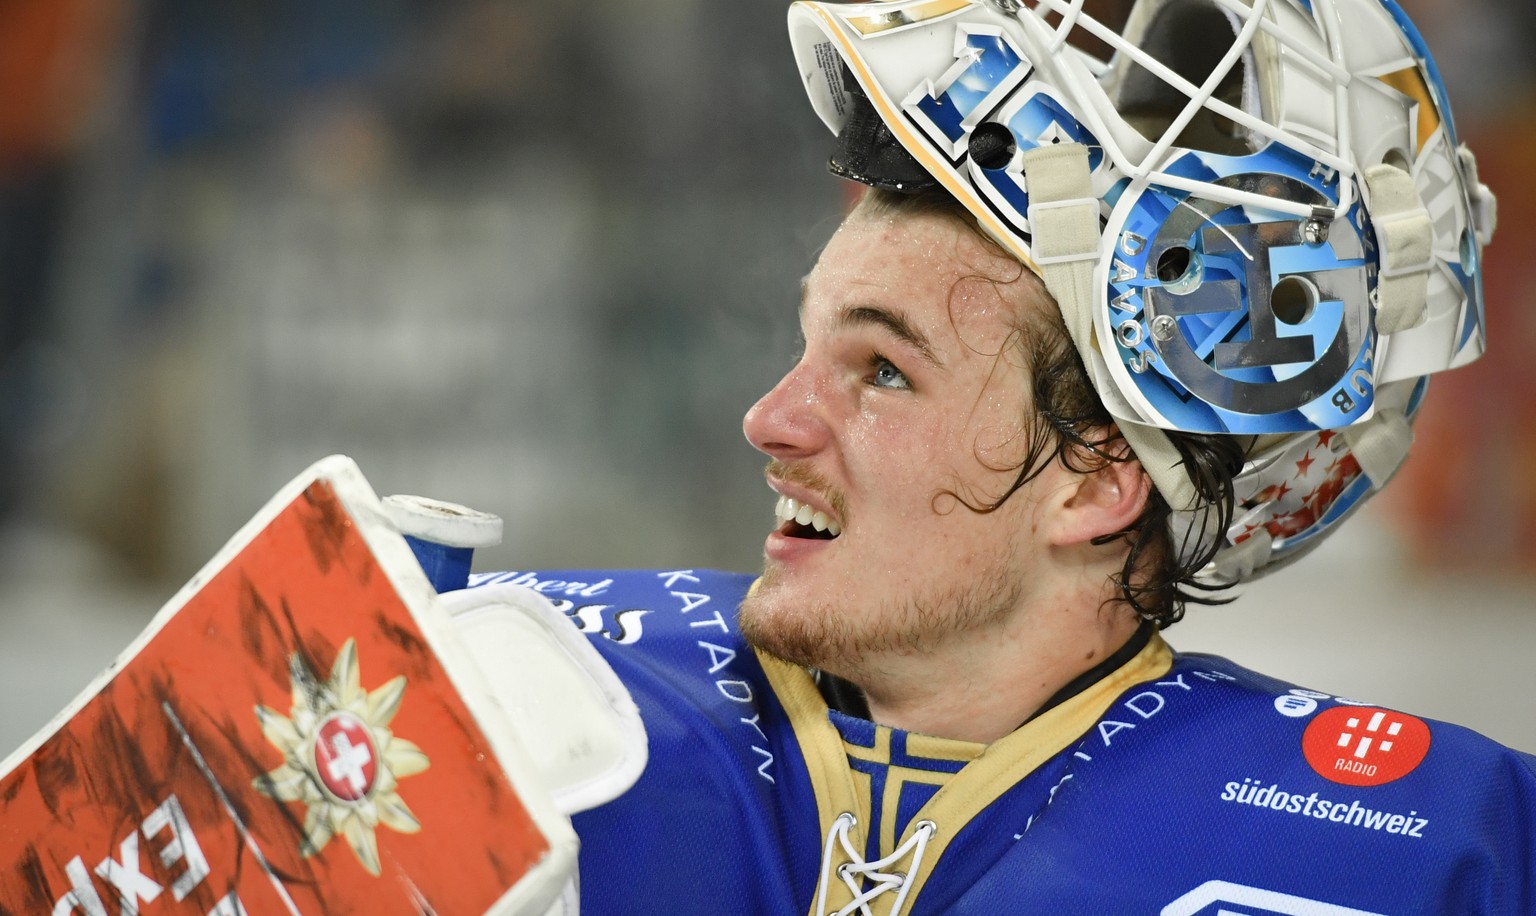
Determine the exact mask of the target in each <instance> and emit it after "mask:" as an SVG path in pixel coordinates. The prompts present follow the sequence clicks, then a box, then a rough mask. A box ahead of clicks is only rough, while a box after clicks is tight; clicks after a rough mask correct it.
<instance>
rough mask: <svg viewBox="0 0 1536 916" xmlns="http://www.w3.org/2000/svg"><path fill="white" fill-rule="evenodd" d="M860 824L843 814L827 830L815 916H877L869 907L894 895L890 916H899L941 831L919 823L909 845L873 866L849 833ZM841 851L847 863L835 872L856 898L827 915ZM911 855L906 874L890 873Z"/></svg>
mask: <svg viewBox="0 0 1536 916" xmlns="http://www.w3.org/2000/svg"><path fill="white" fill-rule="evenodd" d="M857 824H858V819H857V818H855V817H854V816H853V815H852V814H850V813H848V812H844V813H842V814H839V815H838V816H837V820H835V821H833V822H832V826H831V828H829V829H828V830H827V843H826V846H825V848H824V849H823V851H822V854H821V881H820V882H818V887H819V888H820V890H818V892H817V895H816V916H855V914H857V916H874V912H873V911H872V910H871V909H870V906H869V905H870V903H871V902H873V901H874V900H875V899H876V898H878V897H880V896H881V895H883V894H885V893H888V892H894V893H895V894H896V899H895V901H894V902H893V903H892V904H891V909H890V916H900V914H901V908H902V905H903V904H905V903H906V900H907V893H908V892H909V891H910V890H911V889H912V877H913V876H914V875H916V874H917V870H918V868H919V866H921V865H922V861H923V851H924V850H925V849H927V847H928V841H929V840H930V839H932V838H933V835H934V833H936V832H937V831H938V825H936V824H934V822H933V821H928V820H924V821H919V822H918V823H917V826H916V828H915V829H914V830H913V832H912V835H911V836H909V837H907V839H906V842H904V843H902V844H901V845H900V846H897V847H896V848H895V849H894V850H892V851H891V854H890V855H888V856H885V857H884V858H881V859H876V860H875V861H873V862H869V861H866V860H865V859H864V856H863V855H861V854H860V853H859V851H858V850H857V849H855V848H854V846H853V844H852V843H851V842H849V839H848V831H849V830H851V829H852V828H853V827H854V826H856V825H857ZM838 846H841V847H842V853H843V856H844V857H845V858H846V859H847V861H846V862H844V863H843V864H842V865H839V866H838V867H837V870H836V874H837V877H838V878H840V879H842V882H843V883H844V884H846V885H847V886H848V890H849V891H850V892H851V893H852V894H853V900H852V901H850V902H849V903H848V904H847V905H845V906H844V907H843V908H842V909H839V910H835V911H833V912H832V913H828V912H827V887H828V886H829V885H830V884H831V881H832V873H833V869H832V856H833V853H834V852H835V851H836V849H837V847H838ZM909 853H910V854H911V856H912V861H911V862H910V863H909V864H908V865H907V870H906V871H892V870H890V869H891V868H892V867H893V866H895V865H896V864H897V863H899V862H901V861H902V860H903V859H905V858H906V857H907V855H908V854H909Z"/></svg>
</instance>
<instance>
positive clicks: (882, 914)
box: [757, 634, 1173, 916]
mask: <svg viewBox="0 0 1536 916" xmlns="http://www.w3.org/2000/svg"><path fill="white" fill-rule="evenodd" d="M757 656H758V661H759V662H761V664H762V666H763V671H764V672H765V673H766V674H767V676H768V681H769V683H770V684H772V685H773V690H774V693H775V694H777V696H778V698H779V702H781V703H782V704H783V705H784V711H785V712H786V713H787V715H788V716H789V721H790V725H791V726H792V727H793V728H794V731H795V738H796V740H797V741H798V742H799V744H800V751H801V754H802V755H803V756H804V758H805V765H806V770H807V771H808V773H809V774H810V779H811V788H812V790H813V791H814V793H815V796H816V809H817V817H818V820H819V822H820V826H821V837H822V841H823V842H825V838H826V837H827V835H828V833H829V832H830V831H831V829H832V824H833V822H834V821H836V820H837V818H838V816H839V815H840V814H842V813H843V812H849V813H852V814H853V816H854V817H856V818H858V823H857V824H856V825H855V826H854V828H853V830H852V831H850V840H852V842H853V843H854V846H855V848H858V849H865V848H867V847H868V840H869V837H868V835H867V834H866V833H865V830H866V829H867V826H868V824H869V822H870V812H869V804H870V801H869V793H870V785H869V777H867V776H865V775H863V774H859V773H855V772H854V771H853V770H852V769H851V768H850V767H849V764H848V756H849V754H850V753H852V752H853V751H854V750H855V749H858V750H860V751H862V752H864V753H868V752H869V751H870V749H869V748H857V746H856V745H849V744H847V743H845V742H844V741H843V739H842V735H841V734H839V732H838V730H837V728H836V727H834V726H833V725H832V722H831V720H830V719H829V718H828V716H827V704H826V701H824V700H823V699H822V697H821V694H820V692H819V691H817V689H816V684H815V682H814V681H812V679H811V676H810V674H809V673H807V672H806V671H805V669H803V668H801V667H799V666H798V665H794V664H791V663H790V662H786V661H783V660H782V659H778V658H774V657H772V656H769V655H765V654H763V653H761V652H759V653H758V654H757ZM1172 667H1173V654H1172V652H1170V651H1169V649H1168V644H1167V643H1165V642H1163V640H1162V638H1161V637H1160V636H1157V635H1155V634H1154V635H1153V637H1152V639H1151V640H1149V641H1148V643H1147V645H1146V646H1145V647H1143V648H1142V650H1141V651H1140V652H1138V653H1137V654H1136V655H1135V656H1134V657H1133V658H1132V659H1131V660H1130V661H1128V662H1126V663H1125V664H1124V665H1121V666H1120V667H1119V668H1117V669H1115V671H1114V672H1112V673H1111V674H1109V675H1107V676H1105V677H1104V678H1103V679H1101V680H1099V681H1098V682H1097V683H1095V684H1093V685H1092V686H1090V687H1088V688H1087V689H1085V690H1084V691H1082V692H1081V693H1079V694H1077V695H1075V696H1073V697H1071V698H1069V699H1067V700H1065V701H1063V702H1062V703H1061V704H1060V705H1058V706H1056V707H1054V708H1053V709H1050V710H1048V711H1047V712H1045V713H1042V714H1041V715H1040V716H1039V717H1038V718H1035V719H1033V720H1031V721H1029V722H1027V723H1026V724H1024V725H1023V726H1021V727H1020V728H1018V729H1016V730H1014V731H1013V732H1011V733H1010V734H1008V735H1005V736H1004V737H1002V738H1000V739H998V740H997V741H995V742H993V743H992V744H991V745H989V746H987V748H986V749H985V750H984V751H982V753H981V754H980V755H979V756H977V757H976V758H975V759H973V760H971V761H970V762H969V763H967V764H966V765H965V766H964V767H963V768H962V769H961V770H960V772H958V773H955V774H954V775H952V776H950V777H949V780H948V781H947V782H946V783H945V784H944V786H943V788H941V789H939V791H938V792H937V793H936V794H935V795H934V796H933V797H932V798H931V799H929V800H928V802H927V804H925V805H923V806H922V808H921V809H919V810H918V812H917V813H916V814H915V815H914V816H913V817H912V819H911V820H910V821H909V822H908V823H907V826H906V829H905V830H903V831H902V832H901V834H900V835H899V836H897V835H895V834H894V824H895V804H894V802H889V803H887V802H886V801H885V800H882V809H883V810H882V814H883V815H884V816H883V817H882V818H881V820H882V823H884V824H891V825H893V827H892V835H891V836H890V838H889V839H888V838H887V837H886V836H883V835H882V836H881V837H880V844H879V849H880V852H881V854H882V855H888V854H890V852H891V851H892V850H893V849H895V848H896V847H897V846H898V845H900V844H901V843H903V842H905V841H906V840H907V839H908V838H909V837H910V835H911V834H912V833H913V832H914V826H915V825H916V824H918V823H919V822H921V821H923V820H929V821H933V822H934V824H935V825H937V827H938V832H937V833H936V834H935V835H934V836H933V838H932V839H931V840H930V841H929V843H928V847H927V851H926V852H924V854H923V860H922V862H921V863H920V864H919V867H918V869H917V871H916V873H915V874H914V875H913V878H912V880H913V884H912V889H911V891H910V892H909V893H908V895H907V906H908V909H911V908H912V907H913V906H915V905H916V902H917V899H918V895H920V894H921V893H922V890H923V885H924V884H925V883H926V882H927V880H928V876H929V875H930V874H932V873H933V869H934V866H935V865H936V864H937V863H938V862H939V861H940V860H941V859H942V858H943V855H944V850H945V849H946V848H948V846H949V842H950V840H952V839H953V838H954V837H955V835H956V834H958V833H959V832H960V830H961V828H963V827H964V826H965V825H966V824H968V823H970V821H971V819H972V818H973V817H975V816H976V815H977V814H980V813H981V812H982V811H984V810H986V809H987V807H989V806H990V805H991V804H992V803H993V802H995V801H997V799H998V798H1000V797H1001V796H1002V795H1003V793H1004V792H1007V791H1008V790H1009V789H1010V788H1012V787H1013V786H1014V785H1015V784H1017V783H1018V782H1019V781H1020V780H1022V779H1024V778H1025V777H1026V776H1028V775H1029V774H1030V773H1032V772H1034V771H1035V770H1036V769H1037V768H1039V767H1040V766H1041V765H1042V764H1044V763H1045V762H1046V761H1048V760H1050V759H1051V758H1053V757H1055V756H1056V755H1057V754H1059V753H1060V752H1061V751H1063V750H1065V749H1066V748H1067V747H1068V746H1069V745H1071V744H1072V743H1073V742H1074V741H1077V740H1078V739H1080V738H1081V737H1082V736H1083V734H1084V733H1085V732H1087V731H1088V730H1089V729H1090V728H1092V727H1093V725H1094V723H1095V722H1097V721H1098V720H1099V718H1100V717H1101V716H1103V715H1104V713H1105V711H1106V710H1108V709H1109V707H1110V705H1111V704H1112V703H1113V702H1114V701H1115V699H1116V698H1117V697H1119V696H1120V695H1121V694H1122V693H1124V692H1125V690H1126V689H1127V688H1129V687H1131V686H1133V685H1135V684H1140V683H1143V682H1145V681H1150V680H1155V679H1156V678H1159V677H1162V676H1163V675H1165V674H1167V673H1168V670H1169V669H1170V668H1172ZM911 737H918V736H911ZM932 740H933V741H935V742H942V741H943V739H932ZM963 743H964V742H951V744H963ZM877 744H878V739H877ZM889 748H890V745H889V732H888V731H887V732H886V744H885V754H886V757H885V759H887V760H888V759H889ZM931 749H934V750H942V747H941V745H938V744H935V745H932V746H931ZM952 750H953V749H952ZM955 752H958V751H955ZM935 756H939V755H935ZM922 775H924V776H931V775H932V774H930V773H927V772H926V771H924V772H923V773H922ZM898 781H899V780H890V779H888V780H887V786H889V785H890V784H891V783H892V782H898ZM888 797H889V795H888ZM885 832H886V831H883V830H882V831H881V833H882V834H884V833H885ZM819 852H820V851H819V850H818V854H819ZM818 858H819V855H818ZM838 864H841V863H838ZM835 871H836V866H835V865H834V867H833V872H834V873H835ZM819 891H820V888H817V892H818V893H819ZM852 899H853V898H852V894H851V893H849V891H848V888H847V887H846V886H845V885H844V884H843V883H842V882H841V881H831V882H829V884H828V887H827V904H828V909H829V911H831V910H834V909H837V908H840V907H842V906H845V905H847V904H848V903H849V902H850V901H851V900H852ZM815 902H816V896H815V894H812V897H811V901H810V908H809V910H808V912H810V913H812V914H814V912H815ZM893 902H895V897H894V895H892V894H884V895H881V896H880V897H878V898H876V899H875V900H874V901H872V903H871V906H870V909H871V911H872V912H873V913H875V914H876V916H888V914H889V912H890V907H891V904H892V903H893Z"/></svg>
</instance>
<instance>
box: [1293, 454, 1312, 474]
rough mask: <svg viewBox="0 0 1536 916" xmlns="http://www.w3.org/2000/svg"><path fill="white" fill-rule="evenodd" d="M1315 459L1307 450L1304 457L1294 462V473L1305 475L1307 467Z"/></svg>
mask: <svg viewBox="0 0 1536 916" xmlns="http://www.w3.org/2000/svg"><path fill="white" fill-rule="evenodd" d="M1316 460H1317V459H1315V458H1313V457H1312V453H1311V452H1307V454H1306V457H1305V458H1302V459H1301V460H1300V461H1298V462H1296V473H1297V474H1298V475H1305V474H1306V473H1307V469H1308V468H1310V467H1311V466H1312V462H1313V461H1316Z"/></svg>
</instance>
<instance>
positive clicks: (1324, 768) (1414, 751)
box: [1301, 706, 1430, 786]
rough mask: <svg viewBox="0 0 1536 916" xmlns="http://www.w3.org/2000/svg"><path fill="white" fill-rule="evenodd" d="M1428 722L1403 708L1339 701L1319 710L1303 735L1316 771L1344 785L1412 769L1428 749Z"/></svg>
mask: <svg viewBox="0 0 1536 916" xmlns="http://www.w3.org/2000/svg"><path fill="white" fill-rule="evenodd" d="M1429 743H1430V734H1429V726H1428V725H1426V724H1424V721H1423V720H1422V719H1418V718H1415V717H1414V716H1410V715H1408V714H1406V713H1401V712H1393V711H1391V710H1387V709H1378V708H1376V707H1371V706H1337V707H1334V708H1332V709H1328V710H1325V711H1324V712H1322V713H1319V714H1318V716H1317V718H1315V719H1313V720H1312V721H1311V722H1310V723H1309V724H1308V725H1307V730H1306V732H1305V733H1303V734H1302V736H1301V750H1302V753H1303V754H1304V755H1306V758H1307V763H1308V764H1310V765H1311V767H1312V769H1313V770H1314V771H1315V772H1316V773H1317V775H1319V776H1321V777H1323V778H1324V779H1327V780H1329V781H1331V782H1336V783H1339V784H1340V785H1346V786H1380V785H1385V784H1386V783H1389V782H1392V781H1394V780H1397V779H1402V778H1403V777H1404V776H1407V775H1408V774H1409V773H1412V772H1413V771H1414V769H1415V768H1417V767H1418V765H1419V764H1420V763H1422V762H1423V760H1424V756H1425V755H1426V754H1428V753H1429Z"/></svg>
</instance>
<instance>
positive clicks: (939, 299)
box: [801, 210, 1041, 325]
mask: <svg viewBox="0 0 1536 916" xmlns="http://www.w3.org/2000/svg"><path fill="white" fill-rule="evenodd" d="M802 286H803V290H802V291H803V294H804V295H803V298H802V305H801V310H802V313H803V315H802V317H803V318H812V317H814V315H813V314H804V313H805V312H807V310H809V311H810V312H812V313H819V314H820V315H821V316H823V317H828V318H830V317H833V313H834V312H836V311H839V310H846V309H847V308H851V307H854V306H858V305H866V304H867V305H885V306H890V307H898V308H901V309H902V310H903V311H905V312H907V313H908V314H910V315H913V316H914V318H916V319H918V320H922V319H923V318H924V317H925V316H929V317H931V315H932V314H933V313H935V312H937V313H940V314H942V315H944V316H947V318H948V319H949V320H951V321H954V322H958V323H966V324H969V323H971V322H973V321H976V320H985V319H987V318H988V317H991V318H994V319H1001V320H1003V321H1004V322H1006V323H1007V324H1010V325H1013V324H1016V323H1017V322H1018V320H1019V319H1020V318H1021V317H1022V315H1023V310H1024V309H1027V308H1033V307H1038V305H1039V300H1040V299H1041V287H1040V286H1039V284H1038V281H1036V280H1035V277H1034V275H1033V274H1031V273H1030V272H1029V271H1028V270H1027V269H1026V268H1025V267H1024V266H1023V265H1021V264H1020V263H1019V262H1018V261H1016V260H1014V259H1013V258H1012V257H1010V256H1008V255H1007V254H1006V253H1005V252H1003V251H1002V250H1001V249H999V248H998V247H996V246H995V245H993V244H991V243H990V242H988V241H986V240H985V239H983V238H982V237H981V236H980V235H979V234H978V232H977V231H976V230H975V229H974V228H972V227H970V226H967V225H966V224H965V223H964V222H962V221H961V219H959V218H957V217H954V216H951V215H949V214H946V213H935V212H917V213H904V212H897V213H890V212H878V213H865V212H863V211H861V210H855V211H854V212H853V213H852V214H851V215H850V216H849V217H848V218H847V219H846V220H844V222H843V224H842V225H841V226H840V227H839V228H838V230H837V232H836V233H835V234H834V235H833V237H832V239H831V241H830V242H828V244H827V247H826V249H825V250H824V251H823V252H822V255H821V258H820V259H819V260H818V261H817V263H816V266H815V268H814V269H813V270H812V271H811V273H810V274H809V275H808V276H807V277H806V279H805V280H804V281H803V284H802Z"/></svg>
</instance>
